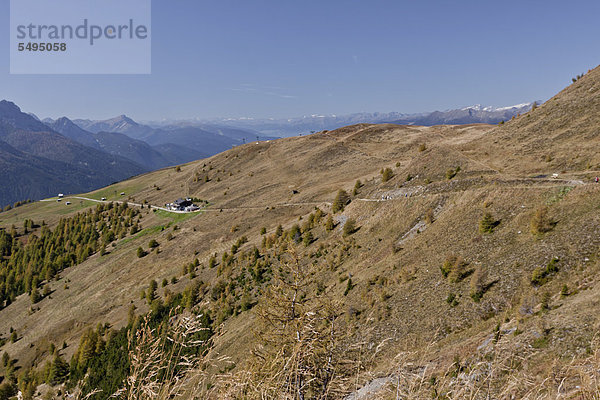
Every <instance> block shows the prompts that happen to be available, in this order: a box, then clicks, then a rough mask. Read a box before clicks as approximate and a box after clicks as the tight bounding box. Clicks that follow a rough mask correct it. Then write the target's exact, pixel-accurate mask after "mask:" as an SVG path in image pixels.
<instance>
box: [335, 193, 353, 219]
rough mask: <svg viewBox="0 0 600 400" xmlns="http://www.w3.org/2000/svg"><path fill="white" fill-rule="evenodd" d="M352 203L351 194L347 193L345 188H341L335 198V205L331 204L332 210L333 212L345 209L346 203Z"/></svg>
mask: <svg viewBox="0 0 600 400" xmlns="http://www.w3.org/2000/svg"><path fill="white" fill-rule="evenodd" d="M348 203H350V196H348V193H346V191H345V190H342V189H340V190H339V191H338V193H337V195H336V196H335V199H334V200H333V205H332V206H331V210H332V211H333V213H334V214H335V213H338V212H341V211H344V208H345V207H346V205H348Z"/></svg>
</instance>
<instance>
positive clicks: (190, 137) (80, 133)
mask: <svg viewBox="0 0 600 400" xmlns="http://www.w3.org/2000/svg"><path fill="white" fill-rule="evenodd" d="M532 104H533V103H524V104H519V105H516V106H511V107H502V108H493V107H482V106H479V105H478V106H471V107H465V108H462V109H457V110H447V111H435V112H431V113H421V114H402V113H395V112H393V113H358V114H350V115H343V116H337V115H329V116H326V115H311V116H305V117H300V118H289V119H251V118H241V119H220V120H212V121H202V120H184V121H161V122H150V123H147V124H140V123H138V122H136V121H134V120H133V119H131V118H129V117H127V116H126V115H120V116H118V117H115V118H111V119H108V120H101V121H94V120H87V119H76V120H70V119H69V118H66V117H62V118H58V119H56V120H54V119H49V118H48V119H44V120H43V121H42V120H40V119H39V118H38V117H37V116H36V115H35V114H32V113H29V114H27V113H24V112H22V111H21V110H20V108H19V107H18V106H17V105H15V104H14V103H11V102H9V101H1V102H0V167H1V170H0V179H1V182H3V184H2V186H0V205H3V204H8V203H12V202H15V201H19V200H25V199H27V198H31V199H39V198H41V197H45V196H49V195H54V194H56V193H58V192H59V191H60V192H65V193H77V192H85V191H89V190H93V189H95V188H98V187H102V186H105V185H107V184H109V183H112V182H114V181H119V180H122V179H125V178H128V177H131V176H133V175H137V174H140V173H144V172H148V171H152V170H156V169H160V168H164V167H167V166H173V165H178V164H183V163H187V162H190V161H193V160H197V159H201V158H205V157H209V156H212V155H214V154H217V153H220V152H223V151H225V150H227V149H229V148H231V147H232V146H236V145H240V144H243V143H246V142H249V141H253V140H259V141H260V140H271V139H275V138H278V137H285V136H293V135H299V134H308V133H311V132H317V131H322V130H333V129H337V128H340V127H343V126H347V125H354V124H358V123H373V124H376V123H396V124H402V125H425V126H432V125H442V124H457V125H459V124H472V123H487V124H497V123H498V122H500V121H503V120H504V121H506V120H509V119H511V118H512V117H513V116H515V115H518V114H519V113H524V112H526V111H528V110H529V109H531V106H532Z"/></svg>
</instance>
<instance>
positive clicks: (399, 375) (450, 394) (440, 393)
mask: <svg viewBox="0 0 600 400" xmlns="http://www.w3.org/2000/svg"><path fill="white" fill-rule="evenodd" d="M496 340H497V338H495V339H494V342H495V341H496ZM599 344H600V343H599V342H598V341H597V340H594V341H593V342H592V348H594V349H595V351H594V353H593V354H591V355H590V356H588V357H586V358H583V359H574V360H572V361H571V362H568V363H564V362H560V361H555V362H554V363H553V364H552V365H550V366H549V367H548V368H546V369H545V371H544V373H543V374H540V373H535V372H532V370H534V369H535V366H536V365H537V366H539V363H540V358H538V357H537V356H540V355H541V352H540V351H539V350H534V349H533V348H531V347H528V348H524V349H521V350H520V351H519V352H518V353H515V352H514V349H510V348H508V347H507V346H500V345H499V344H497V343H494V344H493V346H492V348H491V350H490V351H489V352H486V353H484V354H481V355H479V356H478V357H473V358H472V359H469V360H465V361H463V362H461V360H459V359H456V360H455V361H454V363H452V364H451V365H450V367H448V368H447V369H446V370H445V371H443V373H437V372H436V368H438V366H436V365H432V364H431V363H428V362H427V361H426V359H425V358H424V357H422V358H421V359H420V360H417V361H416V362H410V361H409V360H414V359H415V357H416V355H415V354H414V353H401V354H399V355H398V357H397V358H396V360H397V362H398V363H399V364H400V367H399V368H398V369H397V370H396V371H394V372H393V373H392V374H390V375H389V376H388V378H387V382H388V383H387V384H386V385H385V387H384V388H383V389H382V390H379V391H375V393H373V394H372V395H371V396H369V397H368V398H369V399H405V400H412V399H415V400H416V399H428V398H436V399H446V400H458V399H473V400H475V399H482V400H483V399H503V400H504V399H506V400H508V399H525V400H542V399H573V400H575V399H578V400H579V399H581V400H588V399H590V400H592V399H600V346H599ZM541 359H542V360H544V359H543V358H541ZM541 362H543V361H541Z"/></svg>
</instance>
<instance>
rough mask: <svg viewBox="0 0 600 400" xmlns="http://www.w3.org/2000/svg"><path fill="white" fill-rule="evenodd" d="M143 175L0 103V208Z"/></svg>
mask: <svg viewBox="0 0 600 400" xmlns="http://www.w3.org/2000/svg"><path fill="white" fill-rule="evenodd" d="M145 171H146V169H144V168H143V167H142V166H140V165H138V164H136V163H134V162H132V161H130V160H128V159H126V158H123V157H120V156H116V155H111V154H107V153H105V152H103V151H100V150H97V149H95V148H92V147H88V146H85V145H82V144H80V143H78V142H75V141H74V140H71V139H69V138H67V137H65V136H63V135H61V134H59V133H58V132H56V131H54V130H53V129H51V128H50V127H48V126H47V125H45V124H43V123H42V122H40V121H38V120H36V119H35V118H34V117H32V116H30V115H28V114H25V113H23V112H21V110H20V109H19V107H17V106H16V105H15V104H13V103H11V102H8V101H1V102H0V182H2V184H1V185H0V204H8V203H12V202H15V201H18V200H25V199H27V198H30V199H39V198H41V197H44V196H48V195H50V194H56V193H58V191H64V192H66V193H68V192H75V193H77V192H85V191H88V190H91V189H94V188H98V187H102V186H104V185H107V184H110V183H111V182H114V181H119V180H122V179H125V178H128V177H131V176H134V175H138V174H140V173H142V172H145Z"/></svg>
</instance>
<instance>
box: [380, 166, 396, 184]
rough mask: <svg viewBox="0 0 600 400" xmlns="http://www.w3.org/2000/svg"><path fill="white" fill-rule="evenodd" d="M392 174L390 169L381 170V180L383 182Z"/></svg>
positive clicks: (390, 177)
mask: <svg viewBox="0 0 600 400" xmlns="http://www.w3.org/2000/svg"><path fill="white" fill-rule="evenodd" d="M393 176H394V172H392V169H391V168H386V169H384V170H383V171H382V172H381V182H382V183H385V182H387V181H389V180H390V179H392V177H393Z"/></svg>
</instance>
